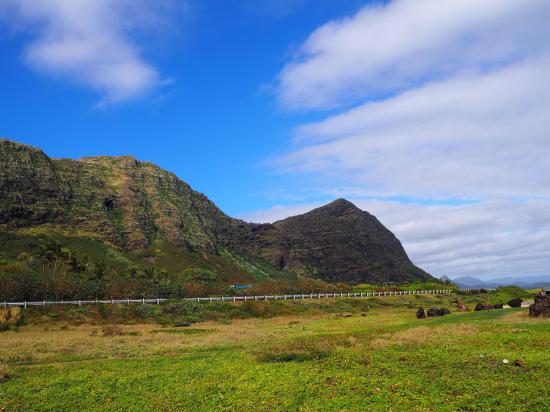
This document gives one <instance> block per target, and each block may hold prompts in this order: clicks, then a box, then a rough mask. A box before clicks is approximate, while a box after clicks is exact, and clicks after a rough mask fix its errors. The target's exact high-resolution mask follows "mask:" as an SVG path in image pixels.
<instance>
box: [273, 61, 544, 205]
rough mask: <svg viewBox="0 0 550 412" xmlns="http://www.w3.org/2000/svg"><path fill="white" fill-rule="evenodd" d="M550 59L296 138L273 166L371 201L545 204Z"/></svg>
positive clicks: (440, 88)
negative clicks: (353, 189)
mask: <svg viewBox="0 0 550 412" xmlns="http://www.w3.org/2000/svg"><path fill="white" fill-rule="evenodd" d="M549 72H550V58H549V57H541V58H537V59H531V60H528V61H525V62H520V63H517V64H514V65H509V66H506V67H504V68H501V69H499V70H496V71H492V72H490V73H478V74H474V75H468V76H458V77H454V78H451V79H447V80H444V81H440V82H435V83H431V84H427V85H424V86H421V87H419V88H416V89H413V90H410V91H408V92H406V93H403V94H401V95H398V96H396V97H393V98H388V99H386V100H383V101H379V102H375V103H366V104H364V105H361V106H359V107H358V108H355V109H353V110H350V111H348V112H346V113H343V114H339V115H335V116H332V117H329V118H327V119H326V120H324V121H321V122H319V123H314V124H308V125H304V126H302V127H300V128H299V129H298V131H297V136H298V137H297V143H298V144H299V147H297V148H296V149H295V150H293V151H291V152H290V153H287V154H286V155H284V156H282V157H281V158H279V159H278V160H277V161H276V165H277V167H278V168H279V169H280V170H281V171H284V172H294V173H295V172H310V173H311V172H314V173H316V174H317V175H321V176H323V177H324V179H326V180H327V182H330V183H331V184H337V183H338V182H341V181H342V180H343V181H345V182H346V184H347V185H348V186H353V185H356V186H359V187H362V188H367V189H368V190H370V193H371V194H383V195H390V194H392V195H395V194H399V195H407V196H412V197H424V198H426V197H437V198H441V197H468V198H472V197H473V198H478V197H481V196H530V197H535V196H544V197H547V198H550V174H549V173H548V171H549V170H550V157H549V156H548V153H550V138H549V136H548V130H550V81H548V73H549Z"/></svg>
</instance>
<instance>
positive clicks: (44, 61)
mask: <svg viewBox="0 0 550 412" xmlns="http://www.w3.org/2000/svg"><path fill="white" fill-rule="evenodd" d="M166 4H167V1H165V0H161V1H159V2H148V1H143V0H138V1H129V0H78V1H74V0H6V1H5V2H3V3H2V5H0V9H2V10H3V11H4V12H5V13H7V14H8V19H9V20H11V21H12V24H16V25H17V26H18V28H19V29H22V30H23V31H25V32H28V33H30V34H31V38H32V40H31V42H30V44H28V45H27V47H26V49H25V52H24V57H25V60H26V62H27V63H28V64H29V65H30V66H32V67H33V68H34V69H35V70H37V71H39V72H42V73H46V74H52V75H56V76H62V77H68V78H70V79H71V80H73V81H74V82H76V83H78V84H81V85H84V86H86V87H88V88H90V89H93V90H95V91H97V92H98V93H99V94H100V95H101V102H100V104H111V103H118V102H122V101H127V100H130V99H133V98H136V97H139V96H142V95H143V94H145V93H147V92H149V91H151V90H153V89H154V88H156V87H157V86H159V85H160V84H161V83H162V79H161V77H160V75H159V73H158V71H157V70H156V69H155V68H154V67H153V66H152V65H151V64H149V63H147V62H146V61H145V60H144V59H143V57H141V56H140V51H139V50H138V47H137V46H136V44H135V43H134V42H133V41H132V39H131V34H134V33H137V32H140V31H142V30H144V29H152V28H154V27H155V26H156V25H157V24H158V22H159V16H158V15H157V13H158V12H159V11H161V9H162V8H163V7H165V6H166ZM14 22H15V23H14Z"/></svg>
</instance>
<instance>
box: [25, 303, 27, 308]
mask: <svg viewBox="0 0 550 412" xmlns="http://www.w3.org/2000/svg"><path fill="white" fill-rule="evenodd" d="M26 308H27V301H25V309H26Z"/></svg>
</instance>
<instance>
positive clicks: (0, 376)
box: [0, 364, 12, 383]
mask: <svg viewBox="0 0 550 412" xmlns="http://www.w3.org/2000/svg"><path fill="white" fill-rule="evenodd" d="M11 378H12V373H11V370H10V368H9V366H8V365H4V364H0V383H1V382H6V381H7V380H9V379H11Z"/></svg>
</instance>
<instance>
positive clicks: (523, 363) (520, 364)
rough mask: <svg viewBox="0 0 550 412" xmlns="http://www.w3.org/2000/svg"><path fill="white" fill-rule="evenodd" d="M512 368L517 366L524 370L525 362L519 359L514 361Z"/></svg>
mask: <svg viewBox="0 0 550 412" xmlns="http://www.w3.org/2000/svg"><path fill="white" fill-rule="evenodd" d="M513 365H514V366H519V367H520V368H525V362H523V361H522V360H521V359H516V360H515V361H514V363H513Z"/></svg>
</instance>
